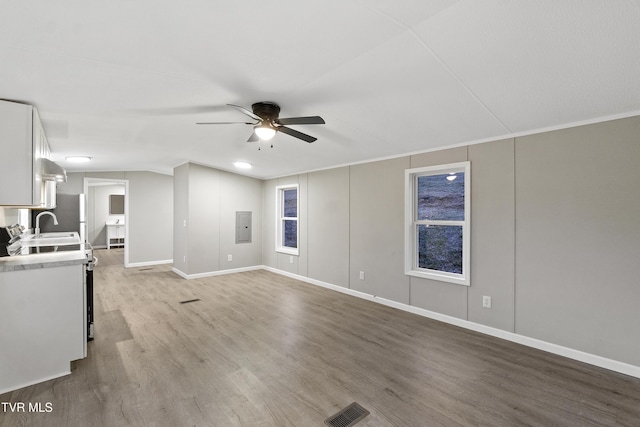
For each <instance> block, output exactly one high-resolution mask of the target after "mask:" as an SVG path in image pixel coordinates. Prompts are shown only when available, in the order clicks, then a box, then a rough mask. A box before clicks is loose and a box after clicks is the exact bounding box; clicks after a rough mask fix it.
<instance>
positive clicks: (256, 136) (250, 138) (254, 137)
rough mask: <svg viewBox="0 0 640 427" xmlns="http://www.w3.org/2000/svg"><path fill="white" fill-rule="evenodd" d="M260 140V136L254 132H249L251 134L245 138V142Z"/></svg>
mask: <svg viewBox="0 0 640 427" xmlns="http://www.w3.org/2000/svg"><path fill="white" fill-rule="evenodd" d="M258 141H260V138H258V135H256V133H255V132H251V136H250V137H249V139H247V142H258Z"/></svg>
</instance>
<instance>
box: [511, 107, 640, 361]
mask: <svg viewBox="0 0 640 427" xmlns="http://www.w3.org/2000/svg"><path fill="white" fill-rule="evenodd" d="M515 148H516V150H515V153H516V155H515V164H516V168H515V170H516V174H515V178H516V179H515V188H516V203H515V208H516V228H515V230H516V245H515V251H516V264H515V271H516V273H515V280H516V286H515V296H516V300H515V303H516V306H515V315H516V330H517V331H518V332H519V333H522V334H523V335H527V336H532V337H534V338H539V339H542V340H545V341H550V342H556V343H560V344H562V345H566V346H567V347H571V348H576V349H579V350H583V351H586V352H588V353H594V354H598V355H601V356H604V357H608V358H612V359H617V360H621V361H625V362H628V363H631V364H634V365H640V340H639V339H638V331H639V330H640V309H639V307H638V305H639V304H640V280H639V279H638V273H637V271H636V270H635V268H636V267H637V264H638V260H639V259H640V225H639V224H638V221H639V220H640V191H639V186H638V183H640V167H638V161H639V159H640V118H638V117H635V118H631V119H624V120H616V121H611V122H607V123H601V124H597V125H590V126H583V127H578V128H573V129H567V130H562V131H557V132H549V133H544V134H540V135H534V136H530V137H526V138H518V139H517V140H516V147H515Z"/></svg>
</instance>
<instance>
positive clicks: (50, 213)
mask: <svg viewBox="0 0 640 427" xmlns="http://www.w3.org/2000/svg"><path fill="white" fill-rule="evenodd" d="M42 215H51V216H52V217H53V225H58V218H56V214H54V213H53V212H49V211H43V212H40V213H39V214H38V216H36V228H35V230H33V234H34V236H35V237H38V236H39V235H40V217H41V216H42Z"/></svg>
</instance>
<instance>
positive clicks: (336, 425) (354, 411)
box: [324, 402, 369, 427]
mask: <svg viewBox="0 0 640 427" xmlns="http://www.w3.org/2000/svg"><path fill="white" fill-rule="evenodd" d="M367 415H369V411H367V410H366V409H364V408H363V407H362V406H360V405H358V404H357V403H356V402H353V403H352V404H351V405H349V406H347V407H346V408H344V409H343V410H341V411H340V412H338V413H337V414H335V415H332V416H330V417H329V418H327V419H326V420H324V423H325V424H326V425H328V426H331V427H351V426H352V425H354V424H355V423H357V422H358V421H360V420H361V419H363V418H364V417H366V416H367Z"/></svg>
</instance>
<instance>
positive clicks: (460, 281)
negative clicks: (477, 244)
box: [404, 270, 471, 286]
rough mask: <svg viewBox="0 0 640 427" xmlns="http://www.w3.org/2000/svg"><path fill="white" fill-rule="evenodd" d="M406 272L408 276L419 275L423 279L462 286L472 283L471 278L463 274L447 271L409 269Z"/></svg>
mask: <svg viewBox="0 0 640 427" xmlns="http://www.w3.org/2000/svg"><path fill="white" fill-rule="evenodd" d="M404 274H406V275H407V276H412V277H419V278H421V279H430V280H437V281H439V282H447V283H454V284H456V285H462V286H470V285H471V283H469V279H468V278H466V277H463V276H461V275H448V274H446V273H445V274H438V273H430V272H427V271H419V270H408V271H405V272H404Z"/></svg>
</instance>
